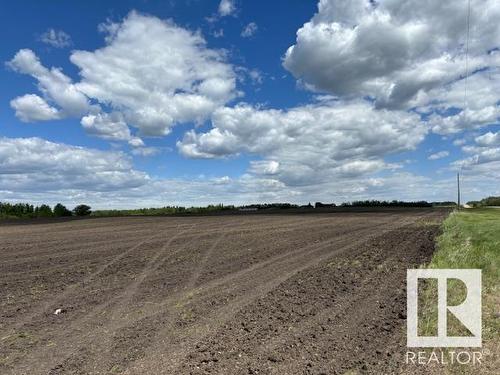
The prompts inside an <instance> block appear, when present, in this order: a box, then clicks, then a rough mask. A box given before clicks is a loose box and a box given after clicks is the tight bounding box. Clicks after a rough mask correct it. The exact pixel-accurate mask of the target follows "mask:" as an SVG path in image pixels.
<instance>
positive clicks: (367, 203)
mask: <svg viewBox="0 0 500 375" xmlns="http://www.w3.org/2000/svg"><path fill="white" fill-rule="evenodd" d="M341 206H342V207H432V203H429V202H427V201H416V202H404V201H397V200H392V201H379V200H364V201H352V202H345V203H342V204H341Z"/></svg>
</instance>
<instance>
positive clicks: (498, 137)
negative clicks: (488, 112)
mask: <svg viewBox="0 0 500 375" xmlns="http://www.w3.org/2000/svg"><path fill="white" fill-rule="evenodd" d="M475 141H476V143H477V144H478V145H479V146H485V147H488V146H500V132H496V133H492V132H488V133H485V134H483V135H481V136H479V137H476V139H475Z"/></svg>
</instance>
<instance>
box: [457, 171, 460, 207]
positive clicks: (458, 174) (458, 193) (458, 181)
mask: <svg viewBox="0 0 500 375" xmlns="http://www.w3.org/2000/svg"><path fill="white" fill-rule="evenodd" d="M457 210H460V172H457Z"/></svg>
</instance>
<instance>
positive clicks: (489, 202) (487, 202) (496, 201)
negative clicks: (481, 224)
mask: <svg viewBox="0 0 500 375" xmlns="http://www.w3.org/2000/svg"><path fill="white" fill-rule="evenodd" d="M467 204H468V205H469V206H472V207H486V206H500V197H488V198H484V199H481V200H480V201H470V202H467Z"/></svg>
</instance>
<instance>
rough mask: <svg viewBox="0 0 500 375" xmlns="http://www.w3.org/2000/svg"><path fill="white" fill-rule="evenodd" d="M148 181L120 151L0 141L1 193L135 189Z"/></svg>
mask: <svg viewBox="0 0 500 375" xmlns="http://www.w3.org/2000/svg"><path fill="white" fill-rule="evenodd" d="M148 180H149V177H148V175H147V174H145V173H143V172H140V171H137V170H134V169H133V167H132V164H131V161H130V160H129V159H128V158H127V157H126V156H125V155H124V154H123V153H121V152H107V151H100V150H95V149H88V148H84V147H77V146H69V145H65V144H60V143H54V142H49V141H46V140H44V139H41V138H5V137H2V138H0V185H1V186H2V190H7V191H14V192H18V193H19V192H23V191H28V192H30V191H37V192H46V191H58V190H64V189H82V190H86V191H101V192H103V191H110V190H115V189H117V190H120V189H129V188H137V187H140V186H142V185H144V184H146V183H147V182H148Z"/></svg>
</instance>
